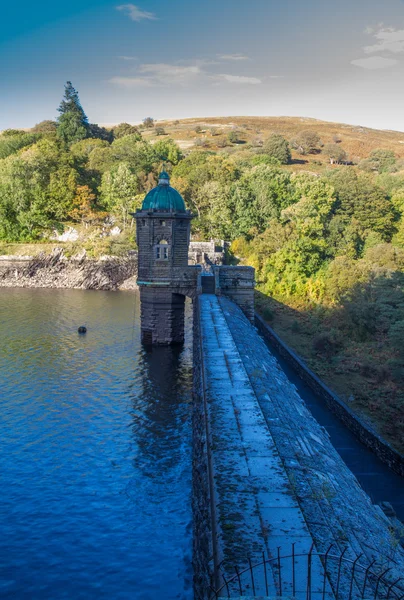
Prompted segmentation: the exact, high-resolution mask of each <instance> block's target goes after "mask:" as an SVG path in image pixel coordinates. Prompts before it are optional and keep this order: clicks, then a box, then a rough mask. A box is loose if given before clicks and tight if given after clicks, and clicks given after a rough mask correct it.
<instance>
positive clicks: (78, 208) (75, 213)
mask: <svg viewBox="0 0 404 600" xmlns="http://www.w3.org/2000/svg"><path fill="white" fill-rule="evenodd" d="M94 203H95V195H94V194H93V193H92V191H91V190H90V188H89V187H88V186H87V185H79V186H78V187H77V190H76V195H75V197H74V200H73V206H72V209H71V210H70V212H69V217H71V218H72V219H73V220H74V221H81V222H82V223H84V224H85V226H86V228H87V227H88V226H89V225H90V224H91V223H95V222H97V221H100V220H101V219H103V218H105V217H106V216H107V215H106V213H103V212H101V211H97V210H95V206H94Z"/></svg>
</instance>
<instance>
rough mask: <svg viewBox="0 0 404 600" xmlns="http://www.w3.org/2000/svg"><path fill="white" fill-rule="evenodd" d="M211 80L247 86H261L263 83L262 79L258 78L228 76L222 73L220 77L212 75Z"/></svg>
mask: <svg viewBox="0 0 404 600" xmlns="http://www.w3.org/2000/svg"><path fill="white" fill-rule="evenodd" d="M211 79H216V80H217V81H227V83H237V84H247V85H259V84H260V83H262V81H261V79H258V78H257V77H244V76H243V75H227V74H225V73H222V74H220V75H212V76H211Z"/></svg>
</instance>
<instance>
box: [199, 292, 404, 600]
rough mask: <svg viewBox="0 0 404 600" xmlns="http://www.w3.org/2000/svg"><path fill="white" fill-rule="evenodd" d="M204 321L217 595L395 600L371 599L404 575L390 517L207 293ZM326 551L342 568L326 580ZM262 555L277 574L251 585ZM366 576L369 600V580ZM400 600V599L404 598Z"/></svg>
mask: <svg viewBox="0 0 404 600" xmlns="http://www.w3.org/2000/svg"><path fill="white" fill-rule="evenodd" d="M199 319H200V323H199V327H200V338H201V355H202V357H203V360H202V365H201V368H202V371H203V382H204V384H203V396H204V402H205V407H206V409H205V412H206V414H205V418H206V424H207V431H208V435H207V439H208V444H207V445H208V448H207V451H208V453H209V455H210V469H211V486H212V488H213V489H211V490H210V495H211V498H212V500H213V501H212V514H211V519H212V522H213V526H212V545H213V550H214V554H215V556H216V565H215V568H214V569H215V570H216V571H218V573H215V574H214V577H213V580H214V581H215V584H216V587H217V585H221V587H222V588H223V590H224V591H223V595H224V596H225V597H240V595H241V593H240V592H241V590H242V592H243V596H247V597H258V596H266V597H278V596H284V597H292V595H293V597H294V598H299V599H300V598H302V599H303V598H313V600H315V599H317V598H363V597H369V598H373V597H375V598H377V597H380V598H381V597H387V595H386V596H378V595H377V594H378V590H377V589H376V595H372V594H373V592H374V585H375V581H373V583H372V581H371V580H372V576H373V574H379V573H380V574H383V572H384V571H386V570H387V571H388V573H386V577H387V575H388V576H389V579H388V580H387V581H389V582H391V584H393V583H394V582H395V581H396V580H399V578H400V577H401V576H403V574H404V551H403V549H402V547H401V546H400V543H399V540H398V538H397V534H396V532H395V529H394V526H393V525H392V523H391V522H390V520H389V519H388V517H386V515H385V514H384V513H383V512H382V510H381V509H380V507H378V506H375V505H373V504H372V502H371V500H370V498H369V497H368V496H367V495H366V493H365V492H364V491H363V489H362V488H361V487H360V485H359V483H358V481H357V480H356V478H355V477H354V475H353V474H352V473H351V471H350V470H349V469H348V467H347V466H346V465H345V463H344V462H343V461H342V459H341V457H340V456H339V454H338V453H337V451H336V450H335V449H334V447H333V446H332V444H331V442H330V439H329V436H328V433H327V432H326V430H325V429H324V428H323V427H321V426H320V425H319V424H318V423H317V421H316V420H315V419H314V418H313V416H312V415H311V413H310V412H309V410H308V409H307V407H306V406H305V404H304V402H303V400H302V399H301V398H300V397H299V395H298V393H297V390H296V388H295V386H294V385H293V384H291V383H290V382H289V380H288V379H287V377H286V375H285V374H284V372H283V371H282V369H281V368H280V366H279V364H278V362H277V361H276V359H275V358H274V356H273V355H272V354H271V353H270V351H269V349H268V348H267V346H266V344H265V342H264V341H263V339H262V338H261V337H260V336H259V334H258V332H257V331H256V329H255V328H254V327H253V326H252V325H251V323H250V322H249V321H248V320H247V318H246V317H245V316H244V314H243V313H242V311H241V310H240V309H239V307H237V306H236V305H235V304H234V303H233V302H231V301H230V300H228V299H227V298H225V297H217V296H214V295H213V294H202V295H201V296H200V297H199ZM330 548H332V551H330ZM327 552H329V556H330V557H331V556H337V557H340V556H341V555H343V557H344V558H343V561H342V559H341V560H340V561H339V562H338V560H336V561H335V562H334V563H332V560H331V559H330V562H329V565H328V567H327V568H326V569H325V568H324V556H325V555H326V554H327ZM291 555H293V559H292V560H289V558H288V560H283V559H282V560H281V559H280V557H290V556H291ZM263 556H264V557H268V564H267V565H266V566H267V567H268V568H265V569H260V570H256V572H255V577H254V578H253V579H252V580H251V568H250V570H249V569H248V567H249V566H250V567H251V565H252V564H256V563H259V562H260V561H261V562H262V560H263ZM307 556H309V557H310V558H309V563H308V561H307ZM358 557H359V558H358ZM308 564H309V568H308ZM348 564H349V568H347V577H346V578H344V576H342V577H341V572H343V571H344V568H345V565H348ZM341 565H342V567H341ZM352 565H354V566H353V568H352ZM369 565H370V566H369ZM368 567H369V568H368ZM355 568H356V569H357V573H355ZM366 568H368V575H369V581H368V584H369V586H370V587H369V590H370V591H369V595H368V596H367V595H365V596H364V595H363V584H364V585H365V586H366V584H367V582H366V581H364V576H362V577H361V576H360V573H365V570H366ZM244 569H245V574H244V575H237V576H236V577H235V573H236V574H237V573H238V574H240V573H241V572H243V570H244ZM308 571H309V574H308ZM243 577H244V578H245V580H244V581H240V580H241V579H242V578H243ZM308 577H309V579H310V596H308V595H307V594H308V587H307V585H308V583H307V581H308V580H307V578H308ZM381 581H384V579H381ZM223 582H224V583H223ZM372 585H373V588H372ZM397 585H398V584H397ZM381 589H382V588H381V587H380V590H381ZM385 589H387V588H385ZM392 589H393V588H392ZM383 593H384V592H383ZM399 593H400V595H398V594H396V592H394V590H393V591H392V592H391V596H390V597H391V598H399V597H401V594H404V589H403V590H402V592H399ZM386 594H387V592H386ZM393 594H396V595H393ZM213 597H215V596H213Z"/></svg>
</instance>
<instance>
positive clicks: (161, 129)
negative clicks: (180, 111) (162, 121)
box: [154, 127, 166, 135]
mask: <svg viewBox="0 0 404 600" xmlns="http://www.w3.org/2000/svg"><path fill="white" fill-rule="evenodd" d="M154 132H155V134H156V135H165V134H166V130H165V129H164V127H156V129H155V130H154Z"/></svg>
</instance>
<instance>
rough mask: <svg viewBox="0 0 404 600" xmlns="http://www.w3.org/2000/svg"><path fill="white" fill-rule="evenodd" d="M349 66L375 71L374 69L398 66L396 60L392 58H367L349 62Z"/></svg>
mask: <svg viewBox="0 0 404 600" xmlns="http://www.w3.org/2000/svg"><path fill="white" fill-rule="evenodd" d="M351 64H352V65H355V66H356V67H362V68H363V69H369V70H372V71H373V70H375V69H387V68H388V67H392V66H394V65H396V64H398V60H395V59H394V58H383V57H382V56H370V57H369V58H358V59H357V60H351Z"/></svg>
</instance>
